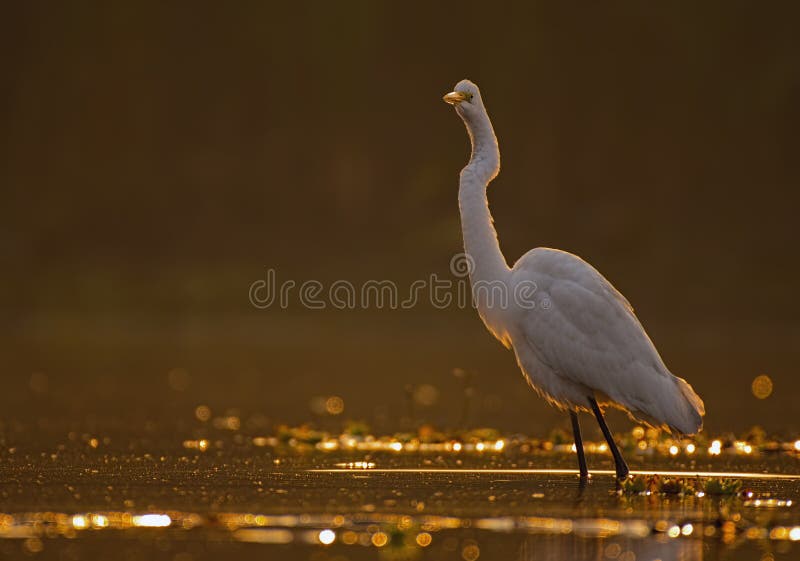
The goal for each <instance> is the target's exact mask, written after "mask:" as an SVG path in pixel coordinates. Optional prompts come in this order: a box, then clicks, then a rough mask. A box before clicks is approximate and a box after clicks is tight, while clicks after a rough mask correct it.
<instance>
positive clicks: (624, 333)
mask: <svg viewBox="0 0 800 561" xmlns="http://www.w3.org/2000/svg"><path fill="white" fill-rule="evenodd" d="M444 100H445V101H446V102H447V103H449V104H451V105H453V106H454V107H455V110H456V113H458V115H459V116H460V117H461V119H463V121H464V124H465V125H466V127H467V133H468V134H469V138H470V141H471V144H472V155H471V157H470V160H469V163H468V164H467V166H466V167H465V168H464V169H463V170H461V176H460V186H459V191H458V202H459V209H460V212H461V227H462V233H463V235H464V250H465V253H466V255H467V257H468V259H469V261H468V263H469V265H470V282H471V284H472V293H473V298H474V300H475V303H476V306H477V308H478V313H479V314H480V317H481V319H482V320H483V322H484V324H486V327H487V328H488V329H489V331H490V332H491V333H492V334H493V335H494V336H495V337H496V338H497V339H499V340H500V342H501V343H503V345H505V346H506V347H507V348H511V349H513V350H514V353H515V355H516V358H517V363H518V364H519V367H520V368H521V369H522V372H523V374H524V375H525V377H526V378H527V380H528V383H529V384H530V385H531V386H532V387H533V389H534V390H536V392H538V393H539V395H540V396H542V397H543V398H545V399H546V400H547V401H548V402H550V403H551V404H552V405H555V406H556V407H558V408H560V409H562V410H567V411H569V414H570V417H571V420H572V431H573V436H574V438H575V448H576V451H577V453H578V466H579V469H580V476H581V480H582V481H585V480H586V478H587V477H588V470H587V468H586V457H585V454H584V451H583V444H582V440H581V432H580V425H579V423H578V415H577V412H579V411H592V412H593V413H594V416H595V417H596V418H597V422H598V424H599V425H600V429H601V430H602V431H603V436H604V437H605V439H606V441H607V442H608V446H609V448H610V449H611V453H612V455H613V456H614V464H615V467H616V474H617V478H618V479H624V478H625V477H627V475H628V471H629V470H628V466H627V464H626V463H625V460H624V459H623V458H622V455H621V454H620V452H619V449H618V448H617V445H616V444H615V443H614V439H613V437H612V435H611V431H609V429H608V426H607V425H606V422H605V419H604V418H603V413H602V410H601V406H604V405H612V406H615V407H618V408H620V409H622V410H624V411H627V412H628V414H629V416H630V417H631V418H633V419H637V420H640V421H643V422H645V423H647V424H650V425H653V426H656V427H663V428H666V429H669V430H672V431H674V432H677V433H681V434H687V435H688V434H694V433H696V432H698V431H699V430H701V428H702V425H703V419H702V417H703V415H704V414H705V408H704V406H703V401H702V400H701V399H700V397H699V396H698V395H697V394H696V393H695V392H694V390H693V389H692V387H691V386H690V385H689V384H688V383H687V382H686V381H685V380H683V379H682V378H678V377H677V376H674V375H673V374H672V373H671V372H670V371H669V370H668V369H667V367H666V366H665V365H664V362H663V361H662V360H661V357H660V356H659V354H658V351H657V350H656V348H655V347H654V346H653V343H652V341H650V338H649V337H648V336H647V333H645V330H644V328H643V327H642V324H641V323H639V320H638V319H637V318H636V315H635V314H634V312H633V308H632V307H631V305H630V304H629V303H628V301H627V300H626V299H625V297H624V296H622V294H620V293H619V292H618V291H617V289H615V288H614V287H613V286H612V284H611V283H610V282H608V281H607V280H606V279H605V278H604V277H603V276H602V275H601V274H600V273H599V272H597V270H596V269H595V268H594V267H592V266H591V265H589V264H588V263H587V262H586V261H584V260H583V259H581V258H580V257H578V256H576V255H573V254H571V253H567V252H566V251H560V250H557V249H549V248H543V247H540V248H536V249H532V250H531V251H529V252H528V253H526V254H525V255H523V256H522V257H520V259H519V260H518V261H517V262H516V263H515V264H514V266H513V267H511V268H509V266H508V264H507V262H506V260H505V257H503V253H502V251H501V250H500V245H499V243H498V241H497V232H496V231H495V229H494V225H493V221H492V215H491V213H490V212H489V203H488V200H487V198H486V187H487V186H488V184H489V182H490V181H492V180H493V179H494V178H495V177H496V176H497V173H498V171H499V170H500V151H499V148H498V146H497V138H496V137H495V134H494V130H493V128H492V123H491V121H490V120H489V115H488V114H487V113H486V108H485V107H484V105H483V99H482V98H481V93H480V90H479V89H478V87H477V86H476V85H475V84H473V83H472V82H470V81H469V80H462V81H461V82H459V83H458V84H456V87H455V90H454V91H452V92H451V93H448V94H447V95H445V96H444ZM498 288H499V289H500V290H501V292H502V291H505V298H502V296H503V294H499V293H498V292H497V289H498ZM520 289H524V290H520ZM521 294H527V297H526V298H525V299H524V300H523V299H520V298H519V296H520V295H521ZM498 299H499V301H498Z"/></svg>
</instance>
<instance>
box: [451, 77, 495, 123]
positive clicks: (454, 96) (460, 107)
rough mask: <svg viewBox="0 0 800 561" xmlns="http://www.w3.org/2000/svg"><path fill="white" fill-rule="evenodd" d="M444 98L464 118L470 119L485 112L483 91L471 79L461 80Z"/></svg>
mask: <svg viewBox="0 0 800 561" xmlns="http://www.w3.org/2000/svg"><path fill="white" fill-rule="evenodd" d="M442 99H444V100H445V101H446V102H447V103H449V104H450V105H452V106H453V107H455V109H456V113H458V114H459V115H460V116H461V118H462V119H464V120H470V119H471V118H473V117H475V116H477V115H480V114H482V113H484V112H485V109H484V108H483V100H481V91H480V90H479V89H478V86H476V85H475V84H473V83H472V82H470V81H469V80H461V81H460V82H459V83H458V84H456V87H455V88H454V89H453V91H452V92H450V93H449V94H447V95H445V96H444V97H443V98H442Z"/></svg>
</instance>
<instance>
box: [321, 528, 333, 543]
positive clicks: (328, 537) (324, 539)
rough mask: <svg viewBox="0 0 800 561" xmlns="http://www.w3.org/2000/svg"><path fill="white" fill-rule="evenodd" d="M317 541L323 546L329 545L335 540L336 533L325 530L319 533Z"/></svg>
mask: <svg viewBox="0 0 800 561" xmlns="http://www.w3.org/2000/svg"><path fill="white" fill-rule="evenodd" d="M318 539H319V543H321V544H323V545H330V544H332V543H333V542H334V541H335V540H336V532H334V531H333V530H330V529H327V528H326V529H325V530H322V531H321V532H320V533H319V536H318Z"/></svg>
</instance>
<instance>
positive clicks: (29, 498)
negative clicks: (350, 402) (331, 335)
mask: <svg viewBox="0 0 800 561" xmlns="http://www.w3.org/2000/svg"><path fill="white" fill-rule="evenodd" d="M20 434H22V433H20ZM20 434H17V435H16V437H14V438H9V436H8V433H7V434H6V446H5V447H3V448H2V450H1V451H0V459H2V461H0V512H2V513H3V515H2V518H0V555H2V556H3V557H27V556H30V555H35V556H37V557H41V558H44V559H90V558H99V557H108V556H113V557H114V558H120V559H139V558H147V559H172V560H180V561H189V560H192V559H212V558H223V557H224V558H226V559H244V558H250V557H254V556H267V557H274V558H281V559H315V560H325V559H328V560H337V561H342V560H344V559H353V560H356V559H454V560H459V559H460V560H465V561H470V560H472V561H474V560H477V559H479V558H480V559H520V560H525V559H619V560H623V561H633V560H635V559H639V560H642V559H662V560H667V559H686V560H691V559H731V560H738V559H742V560H744V559H764V560H765V561H766V560H768V559H787V560H788V559H796V558H797V557H798V556H800V507H798V504H800V461H798V459H797V458H796V457H793V456H791V455H787V454H779V455H765V456H747V457H738V456H732V455H731V456H717V457H704V458H692V459H688V458H685V457H683V458H681V457H677V458H663V457H652V458H636V457H634V458H630V463H631V466H632V468H634V469H635V470H637V471H640V472H642V473H654V472H658V473H661V474H662V476H664V475H666V474H667V472H672V473H673V476H675V475H680V476H681V477H685V476H688V475H691V474H698V473H699V474H701V477H713V476H715V475H719V476H724V477H735V478H738V479H741V480H742V482H743V489H744V492H743V493H740V494H737V495H734V496H709V495H706V496H698V495H697V494H694V493H689V494H687V495H661V494H651V495H649V496H647V495H630V494H625V493H621V492H618V491H617V489H616V486H615V482H614V480H613V477H612V475H611V473H612V472H611V471H610V468H611V467H612V466H611V460H610V458H609V457H608V455H607V454H590V455H589V463H590V468H591V469H593V470H594V471H593V477H592V479H591V481H590V482H589V484H588V485H587V486H586V487H585V488H581V486H580V485H579V482H578V480H577V476H576V474H575V472H574V471H573V468H572V465H573V462H574V456H570V455H568V454H556V453H552V454H534V455H525V454H517V453H513V451H508V450H506V451H505V452H501V453H493V454H483V453H475V452H471V453H461V454H435V453H434V454H425V453H387V452H376V453H369V454H364V453H360V452H344V451H335V452H330V453H325V452H321V451H318V450H316V451H310V452H309V451H306V452H305V453H296V452H292V451H285V450H279V449H276V448H269V447H254V446H252V444H250V443H251V442H252V439H243V438H239V439H237V438H235V437H234V438H232V439H229V440H226V441H222V440H220V441H216V442H215V443H214V446H211V447H209V448H208V449H206V450H205V451H201V450H197V449H187V443H186V442H185V441H181V440H180V439H177V438H175V439H171V438H168V437H162V438H160V439H156V438H152V437H147V438H141V437H137V438H128V439H125V438H120V437H116V438H114V439H113V440H112V439H106V440H102V439H95V438H81V437H77V438H76V437H75V435H73V434H70V437H68V438H62V439H60V440H59V439H58V438H54V439H52V440H51V441H47V443H46V444H45V445H42V444H41V442H42V441H41V439H38V438H34V439H30V438H27V439H26V438H20ZM84 436H86V435H84ZM9 440H14V441H15V442H13V444H14V445H13V446H8V444H9V442H8V441H9ZM45 440H46V439H45ZM237 443H238V444H237ZM365 466H366V467H365ZM690 479H691V478H690ZM324 542H331V543H330V544H326V543H324Z"/></svg>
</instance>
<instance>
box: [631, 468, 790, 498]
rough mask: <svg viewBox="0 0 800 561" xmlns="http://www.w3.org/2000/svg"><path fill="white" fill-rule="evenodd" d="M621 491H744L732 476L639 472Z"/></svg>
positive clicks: (699, 494)
mask: <svg viewBox="0 0 800 561" xmlns="http://www.w3.org/2000/svg"><path fill="white" fill-rule="evenodd" d="M620 492H622V493H624V494H628V495H694V496H696V497H704V496H706V495H708V496H726V495H727V496H731V495H739V494H740V493H742V480H741V479H736V478H731V477H671V476H662V475H659V474H653V475H641V474H639V475H634V476H632V477H629V478H628V479H626V480H625V481H624V482H622V485H621V488H620ZM790 504H791V503H790Z"/></svg>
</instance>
